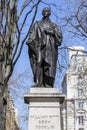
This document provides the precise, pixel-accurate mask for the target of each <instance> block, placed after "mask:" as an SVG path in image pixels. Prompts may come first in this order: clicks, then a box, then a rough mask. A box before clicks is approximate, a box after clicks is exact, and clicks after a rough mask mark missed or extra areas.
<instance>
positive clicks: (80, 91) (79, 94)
mask: <svg viewBox="0 0 87 130" xmlns="http://www.w3.org/2000/svg"><path fill="white" fill-rule="evenodd" d="M82 94H83V89H82V88H79V89H78V96H82Z"/></svg>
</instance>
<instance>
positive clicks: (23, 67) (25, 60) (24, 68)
mask: <svg viewBox="0 0 87 130" xmlns="http://www.w3.org/2000/svg"><path fill="white" fill-rule="evenodd" d="M44 1H45V0H44ZM46 2H48V3H55V4H56V5H57V7H58V8H55V7H53V6H51V8H52V11H53V12H54V13H56V14H57V15H58V17H59V18H58V19H56V17H55V16H54V14H53V13H52V15H51V17H50V18H51V20H52V21H53V22H55V23H57V24H58V26H59V27H61V29H62V33H63V42H62V46H61V47H63V46H64V45H65V46H83V47H85V48H86V49H87V46H86V43H87V41H86V40H83V39H81V38H79V37H72V34H71V33H68V32H67V31H68V30H69V29H72V28H69V27H68V28H67V27H62V25H63V24H64V21H63V18H64V17H68V15H70V14H73V12H74V11H75V10H76V9H75V10H73V8H72V7H75V8H76V6H74V5H75V4H77V3H78V1H77V0H75V1H73V0H46ZM65 2H67V3H68V5H66V4H65ZM71 2H72V3H71ZM70 3H71V4H70ZM21 4H22V1H20V0H19V5H18V9H19V8H20V6H21ZM46 6H47V5H45V4H40V5H39V9H38V13H37V16H36V19H35V21H36V20H37V21H38V20H40V19H41V18H42V9H43V7H46ZM26 11H27V10H26ZM26 11H25V13H26ZM23 15H24V14H23ZM31 17H32V15H31V16H30V17H28V19H27V22H26V26H25V28H24V30H23V34H22V37H23V36H24V34H25V33H26V31H27V28H28V27H29V24H30V20H31ZM22 19H23V16H22V18H21V20H20V23H19V24H21V21H22ZM62 55H65V56H66V57H64V58H62ZM66 60H68V53H67V50H59V61H60V63H62V62H63V61H64V62H63V63H64V64H65V67H67V62H66ZM15 72H16V73H17V74H20V73H24V72H25V73H26V74H25V77H23V78H22V79H21V80H18V81H17V82H18V84H19V87H18V88H17V87H11V95H12V96H13V97H14V100H15V107H17V108H18V110H19V122H20V123H19V124H20V127H22V128H23V129H22V128H21V130H27V129H28V128H27V127H28V126H27V123H28V122H27V118H28V105H26V104H25V103H24V100H23V94H24V93H26V92H29V88H30V86H31V85H32V84H33V75H32V70H31V67H30V62H29V57H28V47H27V45H26V44H25V45H24V48H23V51H22V54H21V57H20V58H19V60H18V62H17V64H16V66H15V70H14V73H15ZM65 72H66V70H65V69H62V68H60V71H57V75H56V80H55V87H57V88H61V82H62V80H63V75H64V74H65ZM14 73H13V77H14V79H15V77H16V75H15V74H14ZM23 85H24V87H21V86H23ZM24 117H25V118H24Z"/></svg>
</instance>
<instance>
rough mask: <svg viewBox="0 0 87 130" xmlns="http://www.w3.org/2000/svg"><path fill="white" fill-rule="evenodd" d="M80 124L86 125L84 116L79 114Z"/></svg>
mask: <svg viewBox="0 0 87 130" xmlns="http://www.w3.org/2000/svg"><path fill="white" fill-rule="evenodd" d="M78 124H79V125H84V118H83V116H78Z"/></svg>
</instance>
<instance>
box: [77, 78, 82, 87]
mask: <svg viewBox="0 0 87 130" xmlns="http://www.w3.org/2000/svg"><path fill="white" fill-rule="evenodd" d="M78 85H79V86H81V85H83V78H82V77H78Z"/></svg>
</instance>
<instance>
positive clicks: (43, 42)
mask: <svg viewBox="0 0 87 130" xmlns="http://www.w3.org/2000/svg"><path fill="white" fill-rule="evenodd" d="M61 41H62V34H61V31H60V30H59V29H58V28H57V25H56V24H54V23H52V22H51V21H50V20H49V21H48V22H47V21H44V20H43V19H42V20H41V21H38V22H36V23H35V24H34V25H33V26H32V28H31V31H30V33H29V40H28V45H29V57H30V63H31V67H32V71H33V75H34V81H35V82H36V76H37V73H39V71H40V72H41V73H40V78H41V82H42V83H43V84H45V81H46V78H47V79H49V78H52V79H55V74H56V64H57V58H58V57H57V56H58V46H59V45H61ZM39 63H40V64H39ZM38 64H39V68H38Z"/></svg>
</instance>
